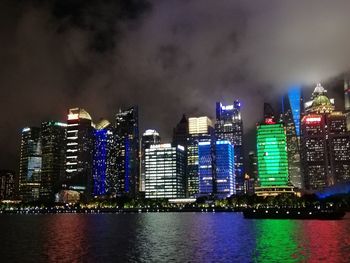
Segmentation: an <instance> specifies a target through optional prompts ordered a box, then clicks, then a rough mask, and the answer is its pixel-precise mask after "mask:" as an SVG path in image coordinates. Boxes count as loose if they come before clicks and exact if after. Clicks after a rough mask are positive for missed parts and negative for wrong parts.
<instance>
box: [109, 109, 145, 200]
mask: <svg viewBox="0 0 350 263" xmlns="http://www.w3.org/2000/svg"><path fill="white" fill-rule="evenodd" d="M115 131H116V138H117V174H118V191H117V194H118V195H125V194H127V195H129V196H131V197H136V196H137V194H138V191H139V181H140V176H139V175H140V166H139V121H138V108H137V107H132V108H129V109H127V110H124V111H122V110H120V111H119V112H118V113H117V115H116V122H115Z"/></svg>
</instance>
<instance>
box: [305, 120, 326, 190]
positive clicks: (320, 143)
mask: <svg viewBox="0 0 350 263" xmlns="http://www.w3.org/2000/svg"><path fill="white" fill-rule="evenodd" d="M301 127H302V139H301V147H302V162H303V170H304V171H303V172H304V185H305V188H306V189H310V190H314V189H320V188H324V187H325V186H327V185H328V184H329V183H328V160H327V159H328V154H327V142H326V136H325V135H326V130H325V117H324V116H322V115H320V114H308V115H306V116H304V117H303V119H302V126H301Z"/></svg>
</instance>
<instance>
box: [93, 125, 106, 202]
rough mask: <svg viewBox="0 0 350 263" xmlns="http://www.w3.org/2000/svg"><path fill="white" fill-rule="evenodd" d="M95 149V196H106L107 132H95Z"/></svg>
mask: <svg viewBox="0 0 350 263" xmlns="http://www.w3.org/2000/svg"><path fill="white" fill-rule="evenodd" d="M94 137H95V149H94V161H93V172H92V175H93V180H94V190H93V193H94V195H95V196H96V195H105V194H106V169H107V163H106V162H107V160H106V157H107V130H106V129H102V130H96V131H95V132H94Z"/></svg>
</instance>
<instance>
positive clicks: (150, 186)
mask: <svg viewBox="0 0 350 263" xmlns="http://www.w3.org/2000/svg"><path fill="white" fill-rule="evenodd" d="M145 156H146V157H145V177H146V178H145V196H146V198H181V197H185V189H184V185H185V181H184V178H185V149H184V147H183V146H180V145H178V146H176V147H175V146H172V145H171V144H170V143H169V144H157V145H151V146H150V148H147V149H146V150H145Z"/></svg>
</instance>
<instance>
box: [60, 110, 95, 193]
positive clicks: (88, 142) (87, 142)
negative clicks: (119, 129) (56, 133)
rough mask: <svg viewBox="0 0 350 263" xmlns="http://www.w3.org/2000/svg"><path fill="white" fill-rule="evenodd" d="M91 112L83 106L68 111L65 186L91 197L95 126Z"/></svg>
mask: <svg viewBox="0 0 350 263" xmlns="http://www.w3.org/2000/svg"><path fill="white" fill-rule="evenodd" d="M93 125H94V124H93V123H92V119H91V116H90V114H89V113H88V112H87V111H85V110H84V109H82V108H73V109H69V111H68V119H67V148H66V180H65V182H64V183H63V185H62V186H63V188H65V189H69V190H74V191H77V192H80V193H82V194H84V195H85V198H89V197H91V194H92V190H93V180H92V160H93V149H94V134H93V133H94V127H93Z"/></svg>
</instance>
